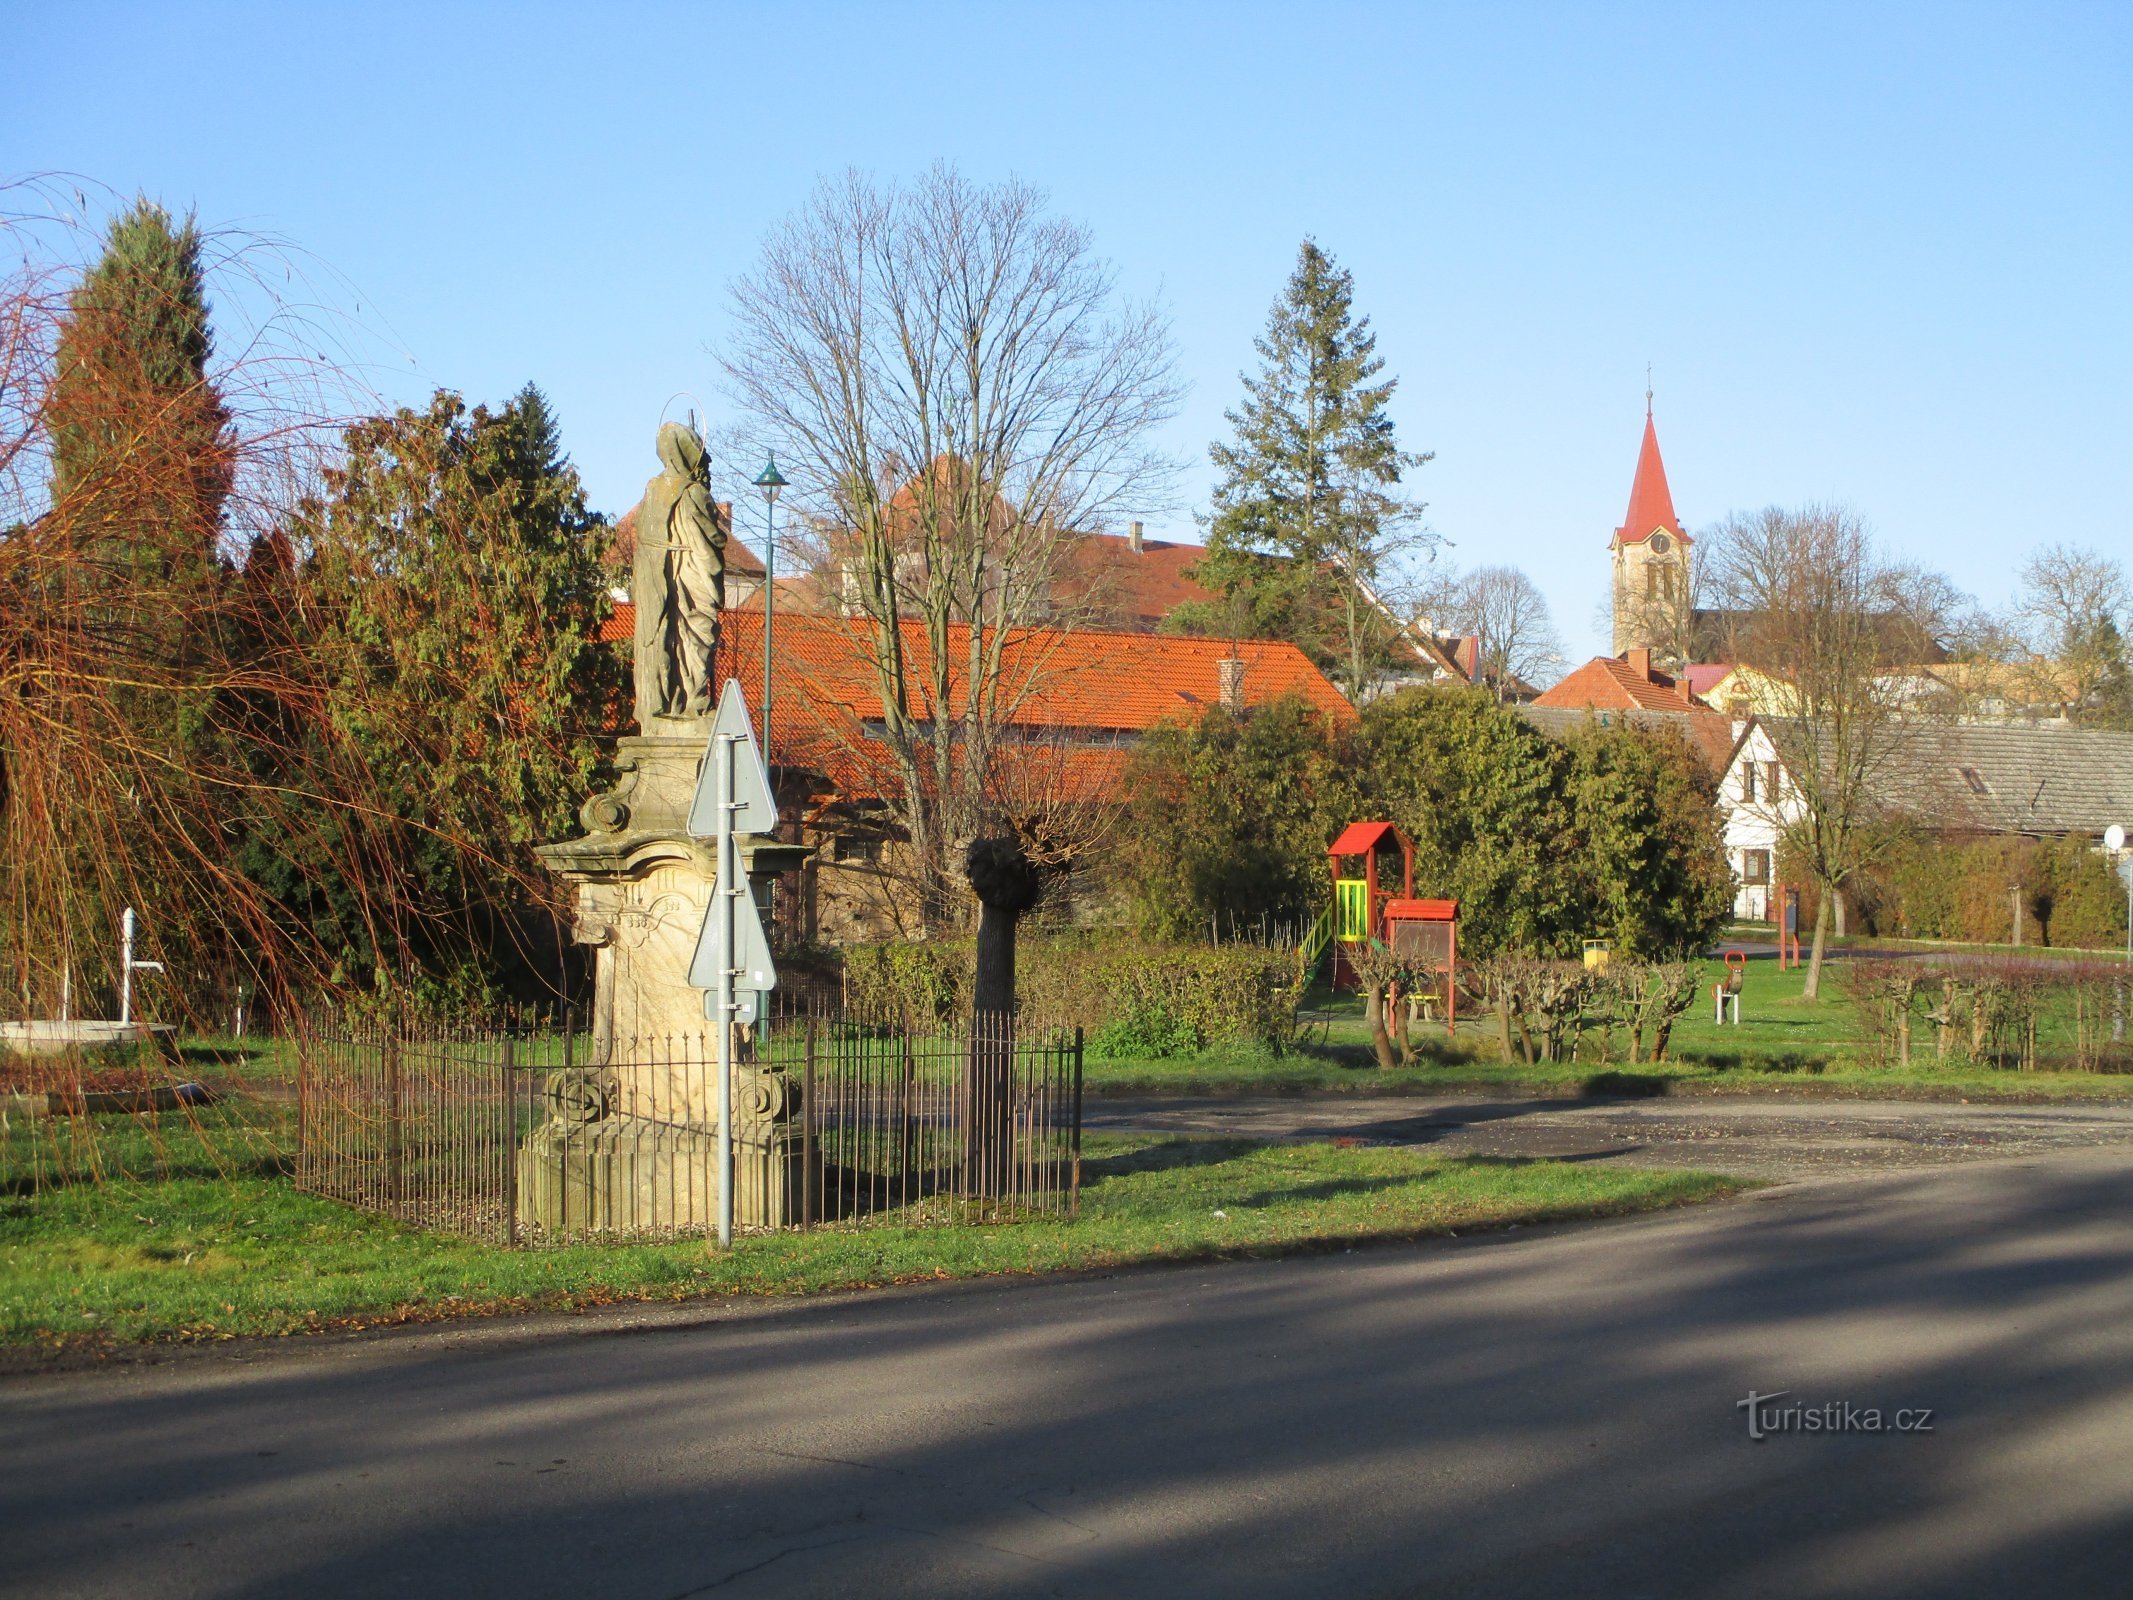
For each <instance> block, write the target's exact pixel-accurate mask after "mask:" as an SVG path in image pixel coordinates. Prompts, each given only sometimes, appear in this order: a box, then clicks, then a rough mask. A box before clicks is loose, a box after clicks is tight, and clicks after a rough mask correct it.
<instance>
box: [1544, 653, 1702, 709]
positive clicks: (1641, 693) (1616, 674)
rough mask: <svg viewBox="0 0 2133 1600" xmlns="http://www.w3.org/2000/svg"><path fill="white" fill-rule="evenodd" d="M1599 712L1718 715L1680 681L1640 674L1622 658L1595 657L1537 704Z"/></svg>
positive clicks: (1663, 676) (1663, 675) (1657, 674)
mask: <svg viewBox="0 0 2133 1600" xmlns="http://www.w3.org/2000/svg"><path fill="white" fill-rule="evenodd" d="M1533 703H1534V704H1535V705H1537V706H1563V707H1567V708H1570V709H1573V710H1580V709H1584V708H1586V707H1590V708H1591V709H1593V710H1595V711H1631V710H1642V711H1702V712H1706V713H1710V714H1712V715H1716V713H1715V712H1711V711H1710V707H1708V706H1706V705H1704V704H1703V703H1702V702H1701V701H1699V700H1698V699H1697V698H1696V697H1695V696H1694V695H1692V694H1690V693H1689V691H1688V690H1687V689H1686V688H1684V687H1683V686H1682V684H1681V682H1680V680H1678V679H1676V678H1673V677H1670V676H1668V675H1667V674H1666V673H1664V672H1659V671H1656V670H1653V671H1651V672H1649V673H1639V672H1638V671H1637V669H1636V668H1635V667H1633V666H1631V665H1630V663H1629V662H1627V661H1625V660H1623V659H1622V658H1621V657H1620V656H1594V657H1593V658H1592V660H1590V661H1588V662H1586V663H1585V664H1584V665H1583V666H1582V667H1579V668H1578V669H1577V670H1576V671H1575V672H1573V673H1571V674H1570V675H1569V676H1568V677H1566V678H1564V679H1563V680H1562V682H1560V683H1558V684H1557V685H1556V686H1555V687H1554V688H1552V689H1550V690H1549V691H1548V692H1547V693H1546V694H1544V695H1542V696H1541V697H1540V698H1539V699H1537V700H1535V701H1534V702H1533Z"/></svg>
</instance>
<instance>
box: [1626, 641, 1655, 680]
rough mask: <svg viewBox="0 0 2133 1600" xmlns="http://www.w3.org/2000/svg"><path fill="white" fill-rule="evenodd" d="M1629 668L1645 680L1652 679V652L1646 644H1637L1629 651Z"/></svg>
mask: <svg viewBox="0 0 2133 1600" xmlns="http://www.w3.org/2000/svg"><path fill="white" fill-rule="evenodd" d="M1629 670H1630V671H1632V672H1634V673H1635V674H1636V675H1637V677H1638V678H1639V679H1640V680H1641V681H1643V682H1645V683H1650V682H1651V681H1652V652H1651V648H1650V647H1649V646H1647V645H1638V646H1637V647H1636V648H1635V649H1634V650H1632V651H1630V652H1629Z"/></svg>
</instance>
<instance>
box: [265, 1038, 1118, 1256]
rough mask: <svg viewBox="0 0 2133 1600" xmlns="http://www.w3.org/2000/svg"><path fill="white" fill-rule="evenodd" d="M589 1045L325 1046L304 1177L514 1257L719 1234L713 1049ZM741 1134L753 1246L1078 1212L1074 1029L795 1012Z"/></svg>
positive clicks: (745, 1211) (306, 1125)
mask: <svg viewBox="0 0 2133 1600" xmlns="http://www.w3.org/2000/svg"><path fill="white" fill-rule="evenodd" d="M589 1044H590V1040H589V1039H588V1037H587V1036H586V1035H583V1034H580V1033H577V1032H575V1031H572V1030H570V1029H567V1028H565V1029H562V1030H560V1031H545V1032H540V1033H533V1034H528V1035H521V1036H513V1035H507V1034H502V1033H493V1032H481V1031H476V1030H468V1029H456V1030H455V1029H444V1028H437V1027H419V1026H383V1025H371V1026H366V1027H360V1028H359V1027H349V1026H345V1025H343V1026H339V1027H334V1028H320V1029H316V1030H313V1032H312V1034H311V1036H310V1037H308V1038H307V1039H306V1040H305V1041H304V1042H303V1044H302V1045H301V1047H300V1062H301V1071H300V1094H299V1119H298V1120H299V1126H300V1128H301V1138H300V1146H299V1156H298V1163H297V1181H298V1183H299V1185H300V1186H302V1187H304V1188H306V1189H309V1190H311V1191H313V1192H315V1193H319V1194H324V1195H329V1196H331V1197H333V1198H335V1199H338V1200H342V1201H345V1202H347V1203H348V1204H351V1205H355V1206H360V1207H363V1208H364V1209H367V1210H372V1211H378V1212H383V1213H386V1214H389V1215H392V1216H397V1217H400V1218H402V1219H404V1220H406V1221H408V1222H411V1223H414V1224H416V1225H418V1226H422V1227H432V1228H442V1229H449V1230H451V1231H455V1232H460V1233H467V1234H471V1235H474V1236H477V1237H482V1238H490V1239H494V1240H497V1241H499V1242H503V1243H538V1242H544V1241H552V1240H560V1239H569V1238H579V1237H583V1236H586V1235H595V1234H646V1233H653V1234H658V1233H708V1232H711V1231H714V1229H715V1225H716V1215H717V1208H718V1182H719V1179H718V1173H719V1161H718V1139H717V1130H718V1122H717V1099H718V1095H717V1088H718V1079H717V1071H718V1069H717V1064H716V1060H715V1054H714V1040H713V1039H712V1038H710V1037H707V1036H703V1035H687V1036H681V1035H677V1036H672V1037H665V1038H658V1039H635V1040H629V1041H625V1042H622V1043H620V1044H618V1045H617V1046H616V1047H615V1048H614V1049H612V1050H611V1051H609V1052H608V1054H607V1056H606V1057H605V1058H604V1059H603V1058H597V1057H595V1056H594V1055H593V1052H591V1051H590V1050H589V1048H588V1047H589ZM732 1116H733V1143H734V1215H735V1224H736V1226H737V1227H740V1228H742V1229H753V1230H776V1229H787V1228H813V1227H817V1226H823V1225H830V1224H864V1223H889V1224H896V1225H904V1226H924V1225H928V1224H931V1223H935V1222H943V1221H951V1220H958V1219H963V1218H971V1217H983V1218H998V1219H1012V1218H1014V1217H1017V1216H1023V1215H1057V1214H1063V1213H1071V1212H1072V1211H1073V1210H1074V1208H1075V1206H1076V1203H1077V1200H1078V1196H1079V1191H1080V1148H1081V1034H1080V1030H1079V1029H1067V1028H1051V1027H1045V1026H1043V1025H1041V1024H1038V1023H1035V1022H1032V1021H1030V1020H1029V1019H1025V1018H1018V1017H1013V1016H995V1015H981V1016H978V1017H974V1018H968V1019H964V1020H963V1021H962V1022H961V1023H960V1024H959V1025H956V1026H953V1027H945V1028H934V1029H925V1028H910V1027H904V1026H893V1025H886V1024H883V1023H879V1022H875V1021H871V1020H868V1019H865V1018H855V1017H852V1016H848V1015H844V1014H842V1013H839V1012H834V1011H827V1010H812V1011H803V1012H799V1013H796V1014H792V1015H788V1016H785V1017H780V1018H777V1019H775V1020H774V1021H773V1022H772V1023H771V1024H770V1025H769V1027H767V1028H765V1029H762V1030H759V1031H757V1032H756V1033H755V1034H754V1035H752V1036H750V1037H748V1038H746V1039H745V1040H744V1041H743V1043H742V1046H741V1049H740V1051H739V1059H737V1061H736V1063H735V1067H734V1082H733V1096H732Z"/></svg>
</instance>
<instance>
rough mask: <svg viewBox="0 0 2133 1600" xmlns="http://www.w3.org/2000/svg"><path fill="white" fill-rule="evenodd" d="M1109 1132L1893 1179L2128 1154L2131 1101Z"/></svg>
mask: <svg viewBox="0 0 2133 1600" xmlns="http://www.w3.org/2000/svg"><path fill="white" fill-rule="evenodd" d="M1086 1124H1087V1126H1088V1127H1089V1128H1090V1129H1091V1130H1093V1131H1100V1132H1111V1133H1117V1132H1127V1131H1138V1132H1152V1133H1176V1134H1186V1135H1193V1136H1201V1137H1231V1138H1242V1139H1330V1138H1342V1139H1354V1140H1356V1141H1358V1142H1360V1143H1364V1144H1385V1145H1427V1146H1430V1147H1431V1148H1433V1149H1436V1150H1439V1151H1442V1152H1443V1153H1445V1154H1448V1155H1459V1156H1501V1157H1508V1158H1512V1159H1520V1158H1531V1157H1538V1156H1547V1157H1552V1158H1554V1159H1557V1160H1569V1161H1600V1160H1604V1161H1612V1162H1619V1163H1622V1164H1624V1165H1629V1166H1657V1167H1701V1168H1703V1169H1704V1170H1706V1171H1710V1172H1725V1173H1731V1174H1734V1175H1737V1176H1741V1177H1750V1178H1758V1179H1778V1180H1785V1179H1793V1178H1809V1177H1825V1176H1832V1175H1839V1174H1845V1173H1863V1172H1888V1171H1893V1170H1897V1169H1900V1168H1905V1167H1915V1166H1937V1165H1942V1164H1947V1163H1953V1162H1959V1161H1975V1160H1990V1159H2004V1158H2006V1157H2010V1156H2020V1155H2044V1154H2048V1153H2053V1152H2059V1151H2073V1150H2086V1149H2098V1148H2104V1147H2110V1146H2117V1147H2123V1148H2126V1149H2127V1150H2129V1151H2133V1102H2116V1101H2077V1102H2071V1103H2061V1104H2010V1103H2007V1102H1991V1103H1988V1102H1979V1103H1976V1104H1968V1103H1964V1102H1960V1101H1917V1100H1858V1099H1849V1100H1810V1099H1805V1098H1803V1097H1801V1096H1798V1095H1790V1094H1786V1095H1775V1094H1773V1095H1730V1094H1729V1095H1697V1094H1688V1095H1682V1096H1680V1097H1678V1098H1673V1099H1656V1100H1607V1099H1598V1100H1588V1099H1560V1100H1545V1099H1534V1098H1530V1097H1518V1096H1493V1095H1488V1094H1452V1095H1433V1096H1428V1097H1423V1096H1409V1095H1385V1096H1368V1097H1364V1096H1356V1097H1353V1098H1351V1097H1348V1096H1343V1095H1315V1096H1299V1095H1290V1096H1285V1097H1265V1098H1259V1099H1242V1098H1234V1097H1232V1098H1212V1099H1197V1100H1185V1099H1176V1098H1166V1099H1146V1100H1126V1099H1101V1100H1099V1099H1093V1098H1092V1099H1091V1100H1090V1101H1089V1102H1088V1107H1087V1111H1086Z"/></svg>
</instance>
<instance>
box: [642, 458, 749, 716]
mask: <svg viewBox="0 0 2133 1600" xmlns="http://www.w3.org/2000/svg"><path fill="white" fill-rule="evenodd" d="M659 460H660V464H661V465H662V466H663V467H664V468H665V469H666V470H665V471H663V472H661V473H660V474H659V476H658V477H656V478H654V479H653V480H652V481H651V482H650V483H648V484H646V485H645V488H644V505H643V507H642V508H641V509H640V510H639V511H638V513H637V560H636V565H635V567H634V569H633V570H632V572H631V583H630V597H631V598H632V599H633V600H635V601H636V603H637V674H636V677H637V727H638V730H639V731H640V732H641V733H644V734H646V735H650V734H651V733H652V731H653V728H652V720H653V719H654V718H655V717H670V718H677V719H688V718H693V717H706V716H709V715H710V714H711V658H712V656H713V654H714V653H715V652H716V651H717V649H718V619H719V612H720V611H721V610H722V609H723V608H724V606H725V603H726V530H725V528H724V527H722V526H721V525H720V523H719V520H718V516H717V514H716V513H715V512H714V511H713V510H712V508H711V487H710V478H709V474H708V472H707V471H706V468H705V458H704V442H703V440H702V439H700V438H698V437H697V434H696V430H695V429H694V428H686V427H683V426H682V425H681V424H680V423H678V422H669V423H666V424H664V425H663V426H661V428H660V430H659Z"/></svg>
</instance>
